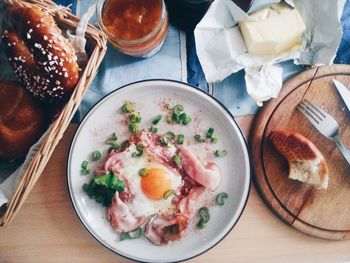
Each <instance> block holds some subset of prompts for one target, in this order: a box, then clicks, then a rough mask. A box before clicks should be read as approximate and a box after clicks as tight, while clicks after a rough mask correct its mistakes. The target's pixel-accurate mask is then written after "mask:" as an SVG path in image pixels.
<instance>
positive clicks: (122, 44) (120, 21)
mask: <svg viewBox="0 0 350 263" xmlns="http://www.w3.org/2000/svg"><path fill="white" fill-rule="evenodd" d="M97 19H98V22H99V25H100V28H101V29H102V30H103V31H104V33H105V34H106V35H107V37H108V40H109V42H110V44H111V45H112V46H113V47H115V48H116V49H118V50H119V51H121V52H122V53H124V54H127V55H130V56H133V57H150V56H153V55H154V54H156V53H157V52H158V51H159V50H160V49H161V47H162V45H163V43H164V40H165V38H166V36H167V33H168V14H167V10H166V6H165V3H164V1H163V0H99V1H98V2H97Z"/></svg>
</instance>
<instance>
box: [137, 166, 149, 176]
mask: <svg viewBox="0 0 350 263" xmlns="http://www.w3.org/2000/svg"><path fill="white" fill-rule="evenodd" d="M147 173H148V171H147V169H146V168H141V169H140V170H139V176H146V175H147Z"/></svg>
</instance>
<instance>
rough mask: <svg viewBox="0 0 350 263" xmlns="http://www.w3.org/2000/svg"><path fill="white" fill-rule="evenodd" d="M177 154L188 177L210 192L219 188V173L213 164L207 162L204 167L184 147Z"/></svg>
mask: <svg viewBox="0 0 350 263" xmlns="http://www.w3.org/2000/svg"><path fill="white" fill-rule="evenodd" d="M179 154H180V156H181V159H182V167H183V169H184V170H185V172H186V173H187V174H188V176H189V177H191V178H192V179H193V180H194V181H196V182H197V183H199V184H200V185H203V186H204V187H206V188H208V189H210V190H211V191H215V190H216V189H217V188H218V187H219V185H220V183H221V172H220V170H219V167H217V166H216V164H215V163H212V162H209V163H207V164H206V165H204V164H203V163H202V162H201V161H200V160H199V159H198V158H197V157H196V156H195V155H194V154H193V153H192V152H191V151H189V150H188V149H187V148H186V147H181V148H180V150H179Z"/></svg>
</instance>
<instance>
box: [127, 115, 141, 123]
mask: <svg viewBox="0 0 350 263" xmlns="http://www.w3.org/2000/svg"><path fill="white" fill-rule="evenodd" d="M129 119H130V121H131V123H139V122H141V114H140V113H139V112H133V113H131V114H130V116H129Z"/></svg>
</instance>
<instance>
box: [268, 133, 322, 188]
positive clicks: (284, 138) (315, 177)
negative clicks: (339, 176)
mask: <svg viewBox="0 0 350 263" xmlns="http://www.w3.org/2000/svg"><path fill="white" fill-rule="evenodd" d="M269 139H270V141H271V142H272V144H273V145H274V147H275V148H276V149H277V151H278V152H279V153H280V154H282V155H283V157H284V158H286V159H287V161H288V164H289V178H290V179H293V180H299V181H301V182H304V183H308V184H312V185H315V186H317V187H318V188H320V189H326V188H327V186H328V180H329V174H328V166H327V163H326V161H325V159H324V157H323V155H322V153H321V152H320V151H319V150H318V149H317V147H316V146H315V145H314V144H313V143H312V142H311V141H310V140H309V139H307V138H305V137H304V136H302V135H301V134H299V133H297V132H290V131H286V130H275V131H272V132H271V133H270V135H269Z"/></svg>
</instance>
